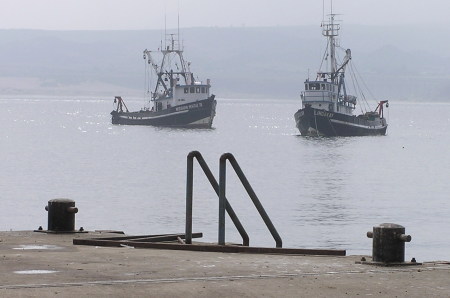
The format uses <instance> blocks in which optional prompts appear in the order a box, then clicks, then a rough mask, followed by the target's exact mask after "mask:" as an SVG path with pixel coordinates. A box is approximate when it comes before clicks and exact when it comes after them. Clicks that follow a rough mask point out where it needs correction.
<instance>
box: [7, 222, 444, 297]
mask: <svg viewBox="0 0 450 298" xmlns="http://www.w3.org/2000/svg"><path fill="white" fill-rule="evenodd" d="M102 235H104V236H109V237H111V236H112V235H111V234H107V233H98V232H96V233H87V234H56V235H55V234H45V233H36V232H30V231H24V232H0V262H1V266H0V297H48V296H58V297H77V296H78V297H80V296H84V297H87V296H89V297H111V296H113V297H177V296H183V297H214V296H221V297H261V296H265V297H356V296H359V297H361V296H372V297H430V296H436V297H450V265H449V263H447V262H434V263H425V264H423V265H420V266H409V267H393V268H387V267H374V266H369V265H361V264H355V261H358V260H359V259H360V256H350V257H314V256H285V255H281V256H280V255H257V254H225V253H205V252H189V251H170V250H155V249H134V248H129V247H122V248H109V247H93V246H75V245H73V244H72V240H73V238H75V237H90V238H92V237H97V236H102ZM418 261H420V260H418Z"/></svg>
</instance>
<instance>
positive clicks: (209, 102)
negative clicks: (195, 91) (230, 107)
mask: <svg viewBox="0 0 450 298" xmlns="http://www.w3.org/2000/svg"><path fill="white" fill-rule="evenodd" d="M111 115H112V124H121V125H151V126H165V127H184V128H211V126H212V122H213V119H214V116H215V115H216V100H215V99H214V95H212V96H210V97H209V98H207V99H204V100H199V101H196V102H190V103H186V104H183V105H178V106H176V107H171V108H169V109H165V110H161V111H157V112H154V111H146V110H141V111H138V112H119V111H112V112H111Z"/></svg>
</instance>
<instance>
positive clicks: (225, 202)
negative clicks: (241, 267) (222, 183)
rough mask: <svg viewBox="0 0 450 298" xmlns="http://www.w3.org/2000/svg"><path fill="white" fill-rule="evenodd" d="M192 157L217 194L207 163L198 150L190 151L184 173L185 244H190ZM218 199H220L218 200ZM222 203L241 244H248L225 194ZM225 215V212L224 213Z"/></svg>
mask: <svg viewBox="0 0 450 298" xmlns="http://www.w3.org/2000/svg"><path fill="white" fill-rule="evenodd" d="M194 157H195V158H196V159H197V161H198V163H199V165H200V167H201V168H202V170H203V172H204V173H205V175H206V177H207V178H208V180H209V183H210V184H211V186H212V187H213V188H214V190H215V192H216V194H217V195H218V196H219V184H218V183H217V180H216V178H214V175H213V174H212V172H211V170H210V169H209V167H208V165H207V164H206V161H205V159H204V158H203V156H202V154H201V153H200V152H198V151H191V152H189V154H188V156H187V175H186V180H187V181H186V238H185V242H186V243H187V244H192V201H193V185H194ZM219 201H220V200H219ZM222 204H223V205H224V212H225V210H226V211H227V213H228V215H229V216H230V218H231V220H232V221H233V223H234V225H235V227H236V229H237V230H238V232H239V234H240V235H241V237H242V245H244V246H249V243H250V240H249V237H248V234H247V232H246V231H245V229H244V227H243V226H242V224H241V222H240V221H239V218H238V217H237V215H236V213H235V212H234V210H233V208H231V205H230V204H229V203H228V200H227V199H226V198H225V196H224V197H223V198H222ZM224 216H225V213H224Z"/></svg>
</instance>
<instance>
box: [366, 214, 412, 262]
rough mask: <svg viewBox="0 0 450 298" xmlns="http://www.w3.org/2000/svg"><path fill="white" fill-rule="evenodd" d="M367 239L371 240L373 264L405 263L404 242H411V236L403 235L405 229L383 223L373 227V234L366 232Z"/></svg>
mask: <svg viewBox="0 0 450 298" xmlns="http://www.w3.org/2000/svg"><path fill="white" fill-rule="evenodd" d="M367 237H369V238H373V248H372V261H373V262H380V263H404V262H405V242H410V241H411V236H410V235H405V227H403V226H401V225H397V224H393V223H383V224H380V225H379V226H375V227H373V232H367Z"/></svg>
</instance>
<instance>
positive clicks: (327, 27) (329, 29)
mask: <svg viewBox="0 0 450 298" xmlns="http://www.w3.org/2000/svg"><path fill="white" fill-rule="evenodd" d="M335 16H336V15H335V14H333V13H331V14H330V17H329V21H328V22H323V23H322V35H323V36H325V37H326V38H327V39H328V52H329V54H330V76H331V80H332V81H333V82H334V83H336V82H335V79H336V75H337V74H336V70H337V62H336V39H335V37H337V36H338V35H339V29H340V25H339V24H335V23H334V17H335Z"/></svg>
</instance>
